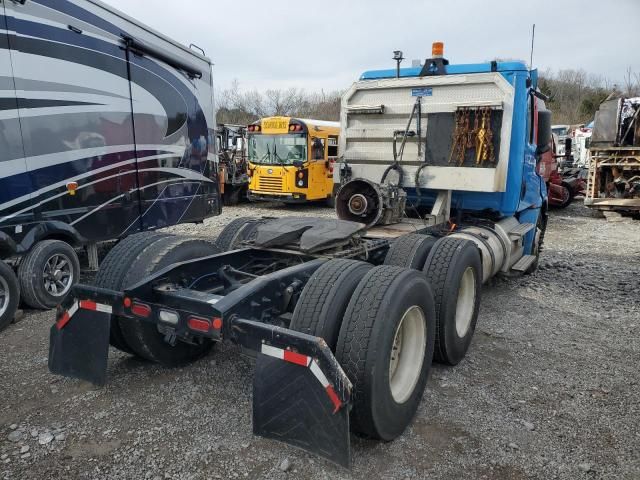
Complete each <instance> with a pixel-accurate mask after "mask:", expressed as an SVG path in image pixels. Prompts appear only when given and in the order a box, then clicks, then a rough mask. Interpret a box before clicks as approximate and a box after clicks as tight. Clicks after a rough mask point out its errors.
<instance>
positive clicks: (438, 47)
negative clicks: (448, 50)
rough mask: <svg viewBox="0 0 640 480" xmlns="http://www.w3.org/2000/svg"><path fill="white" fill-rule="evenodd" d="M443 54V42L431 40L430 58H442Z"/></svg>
mask: <svg viewBox="0 0 640 480" xmlns="http://www.w3.org/2000/svg"><path fill="white" fill-rule="evenodd" d="M443 56H444V42H433V45H432V46H431V58H442V57H443Z"/></svg>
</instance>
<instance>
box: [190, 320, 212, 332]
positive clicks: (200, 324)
mask: <svg viewBox="0 0 640 480" xmlns="http://www.w3.org/2000/svg"><path fill="white" fill-rule="evenodd" d="M187 325H188V326H189V328H190V329H191V330H195V331H196V332H203V333H208V332H209V329H210V327H211V323H209V320H207V319H206V318H201V317H189V320H187Z"/></svg>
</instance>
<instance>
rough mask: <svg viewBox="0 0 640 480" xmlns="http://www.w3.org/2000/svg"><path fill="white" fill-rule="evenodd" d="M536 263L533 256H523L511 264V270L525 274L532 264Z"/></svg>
mask: <svg viewBox="0 0 640 480" xmlns="http://www.w3.org/2000/svg"><path fill="white" fill-rule="evenodd" d="M535 261H536V256H535V255H523V257H522V258H521V259H520V260H518V261H517V262H516V263H514V264H513V267H511V270H515V271H517V272H526V271H527V269H528V268H529V267H530V266H531V265H533V262H535Z"/></svg>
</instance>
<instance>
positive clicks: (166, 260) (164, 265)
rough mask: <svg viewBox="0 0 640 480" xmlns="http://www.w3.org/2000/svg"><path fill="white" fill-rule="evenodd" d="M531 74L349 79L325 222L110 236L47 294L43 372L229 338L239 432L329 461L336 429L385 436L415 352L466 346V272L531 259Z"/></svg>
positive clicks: (342, 460) (541, 115) (537, 108)
mask: <svg viewBox="0 0 640 480" xmlns="http://www.w3.org/2000/svg"><path fill="white" fill-rule="evenodd" d="M536 82H537V78H536V73H535V71H529V70H527V68H526V67H525V65H524V64H523V63H518V62H510V63H496V62H492V63H487V64H477V65H449V64H448V62H447V61H446V60H445V59H444V58H443V57H442V54H441V52H439V50H438V49H435V50H434V54H433V55H432V58H429V59H427V61H426V62H425V66H424V67H422V68H416V69H399V72H398V71H375V72H367V73H365V74H364V75H363V76H362V78H361V79H360V80H359V81H357V82H356V83H355V84H354V85H353V86H352V87H351V88H350V89H349V90H348V91H347V93H346V94H345V95H344V97H343V99H342V113H341V115H342V122H341V145H342V147H343V148H342V158H341V161H340V163H339V177H338V176H337V175H336V177H337V178H336V187H337V188H338V189H339V190H338V194H337V196H336V217H337V218H326V217H324V218H314V217H284V218H278V219H266V218H237V219H235V220H233V221H232V222H230V223H229V224H228V225H227V226H226V227H225V228H224V229H223V230H222V231H221V233H220V235H219V236H218V238H217V239H216V240H215V243H214V242H213V241H207V240H206V239H202V238H200V239H185V238H182V237H173V236H166V235H164V236H163V235H160V234H153V233H152V234H138V235H134V236H132V237H129V238H128V239H126V240H125V241H123V242H121V244H119V245H118V246H117V247H116V248H114V249H113V250H112V251H111V252H110V253H109V255H108V256H107V258H106V259H105V260H104V262H103V265H102V268H101V270H100V271H99V272H98V278H97V282H96V285H78V286H76V287H74V289H73V291H72V294H71V295H69V296H68V297H67V298H66V300H65V301H64V302H63V303H62V305H61V306H60V308H59V310H58V313H57V318H56V322H55V324H54V325H53V326H52V328H51V337H50V350H49V368H50V370H51V371H52V372H53V373H56V374H60V375H66V376H71V377H76V378H82V379H86V380H89V381H91V382H94V383H96V384H103V383H104V382H105V381H106V377H107V372H108V371H109V370H110V365H109V363H108V351H109V346H110V345H111V346H112V347H114V348H117V349H119V350H122V351H124V352H128V353H130V354H133V355H137V356H140V357H143V358H146V359H148V360H152V361H155V362H158V363H160V364H163V365H167V366H173V365H181V364H184V363H187V362H191V361H195V360H197V359H198V358H200V357H202V356H203V355H206V354H207V352H208V351H209V349H210V348H211V346H212V345H213V344H214V343H215V342H219V341H230V342H234V343H236V344H239V345H241V346H242V347H244V348H245V349H248V350H250V351H254V352H256V365H255V369H256V372H255V376H254V385H253V429H254V432H255V433H256V434H258V435H262V436H264V437H268V438H272V439H276V440H280V441H283V442H287V443H289V444H292V445H295V446H297V447H300V448H303V449H305V450H308V451H310V452H313V453H315V454H318V455H320V456H323V457H325V458H327V459H329V460H331V461H333V462H336V463H338V464H340V465H343V466H348V465H349V463H350V458H351V454H350V440H349V438H350V433H349V432H350V431H353V432H354V433H356V434H359V435H363V436H366V437H368V438H373V439H379V440H384V441H390V440H393V439H395V438H397V437H398V436H400V435H401V434H402V432H403V431H404V430H405V428H406V427H407V426H408V425H409V424H410V423H411V421H412V419H413V417H414V414H415V412H416V410H417V408H418V405H419V403H420V401H421V399H422V394H423V391H424V388H425V385H426V383H427V378H428V375H429V370H430V367H431V364H432V361H436V362H439V363H443V364H447V365H456V364H457V363H459V362H460V361H462V360H463V359H464V357H465V355H466V354H467V351H468V349H469V347H470V345H471V344H472V339H473V334H474V331H475V327H476V323H477V320H478V311H479V306H480V297H481V292H482V289H481V286H482V284H483V283H484V282H486V281H487V280H488V279H489V278H491V277H493V276H494V275H498V274H505V275H515V274H522V273H526V272H532V271H533V270H535V268H536V265H537V260H538V257H539V253H540V246H541V244H542V240H543V235H544V230H545V227H546V190H545V185H544V180H543V179H542V178H541V177H540V176H539V175H538V174H537V170H536V163H537V162H538V159H539V157H540V154H541V153H543V152H544V150H545V149H546V148H548V145H549V139H550V135H551V131H550V130H551V129H550V125H551V122H550V115H549V113H548V112H547V111H546V110H545V109H544V104H543V100H542V98H541V95H540V94H539V93H538V92H537V88H536ZM337 170H338V169H337ZM407 213H410V214H411V215H410V217H409V216H408V215H407ZM203 415H204V413H203Z"/></svg>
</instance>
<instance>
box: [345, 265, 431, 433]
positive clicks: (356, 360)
mask: <svg viewBox="0 0 640 480" xmlns="http://www.w3.org/2000/svg"><path fill="white" fill-rule="evenodd" d="M434 339H435V308H434V302H433V295H432V294H431V288H430V286H429V282H428V281H427V279H426V278H425V276H424V274H423V273H422V272H418V271H417V270H411V269H406V268H402V267H396V266H391V265H382V266H378V267H374V268H372V269H371V270H369V271H368V272H367V274H366V275H365V276H364V277H363V278H362V280H361V281H360V283H359V284H358V287H357V288H356V290H355V292H354V293H353V296H352V297H351V301H350V302H349V306H348V307H347V311H346V313H345V315H344V320H343V322H342V327H341V328H340V335H339V337H338V345H337V347H336V357H337V359H338V361H339V362H340V365H342V368H343V369H344V371H345V373H346V374H347V376H348V377H349V379H350V380H351V381H352V382H353V396H352V398H353V399H354V405H353V409H352V411H351V425H352V430H353V431H354V432H356V433H358V434H361V435H364V436H367V437H370V438H375V439H381V440H386V441H390V440H393V439H394V438H396V437H398V436H399V435H400V434H401V433H402V432H403V431H404V429H405V428H406V427H407V426H408V425H409V423H410V422H411V420H412V419H413V417H414V415H415V412H416V410H417V408H418V405H419V404H420V400H421V398H422V393H423V391H424V388H425V385H426V383H427V377H428V374H429V370H430V368H431V360H432V357H433V346H434Z"/></svg>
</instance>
